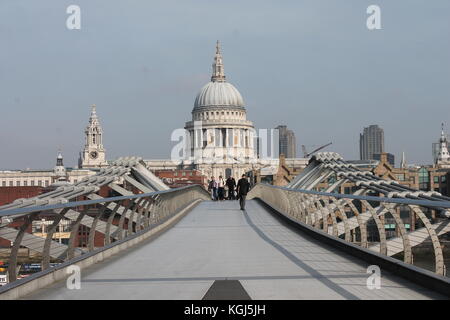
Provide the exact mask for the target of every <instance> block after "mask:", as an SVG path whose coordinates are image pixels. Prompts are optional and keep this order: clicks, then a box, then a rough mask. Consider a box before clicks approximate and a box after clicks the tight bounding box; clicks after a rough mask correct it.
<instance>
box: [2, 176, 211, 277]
mask: <svg viewBox="0 0 450 320" xmlns="http://www.w3.org/2000/svg"><path fill="white" fill-rule="evenodd" d="M205 199H209V195H208V193H207V192H206V191H205V190H204V189H203V188H202V187H201V186H198V185H192V186H186V187H181V188H177V189H170V190H164V191H157V192H151V193H141V194H134V195H129V196H118V197H110V198H100V197H98V196H97V197H94V199H91V200H82V201H73V202H67V203H62V204H54V205H43V206H33V207H24V208H16V209H11V210H2V211H0V248H2V250H1V251H0V254H1V255H2V256H0V261H3V262H4V263H3V265H0V269H4V270H5V269H6V270H7V278H8V280H9V281H8V282H9V283H12V282H15V281H16V280H18V279H21V278H22V277H26V276H28V275H30V274H31V273H34V272H35V271H37V272H45V271H46V270H47V271H48V269H50V268H52V267H54V266H56V265H58V264H60V263H63V262H68V261H70V260H71V259H78V258H79V257H80V256H82V255H85V254H88V253H92V252H94V251H96V250H101V249H102V248H103V247H106V246H108V247H110V246H113V245H114V243H115V242H118V243H119V242H123V241H127V239H130V238H133V237H135V236H136V235H138V234H144V233H146V232H147V231H150V230H152V229H153V228H155V227H156V226H158V225H160V224H162V223H164V222H165V221H167V220H169V219H171V218H172V217H173V216H175V215H176V214H177V213H179V212H180V211H181V210H183V209H184V208H186V207H189V206H190V205H193V204H194V203H196V202H198V201H200V200H205ZM0 271H1V270H0Z"/></svg>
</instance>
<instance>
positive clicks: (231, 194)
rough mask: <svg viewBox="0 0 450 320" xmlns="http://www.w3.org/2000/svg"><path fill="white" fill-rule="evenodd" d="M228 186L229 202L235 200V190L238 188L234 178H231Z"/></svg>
mask: <svg viewBox="0 0 450 320" xmlns="http://www.w3.org/2000/svg"><path fill="white" fill-rule="evenodd" d="M226 185H227V187H228V200H234V199H235V196H234V188H236V180H234V178H233V177H232V176H229V177H228V179H227V181H226Z"/></svg>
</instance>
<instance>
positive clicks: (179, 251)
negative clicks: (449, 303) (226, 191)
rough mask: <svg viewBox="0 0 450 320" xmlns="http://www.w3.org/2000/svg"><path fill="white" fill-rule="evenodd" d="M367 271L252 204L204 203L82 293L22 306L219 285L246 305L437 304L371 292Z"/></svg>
mask: <svg viewBox="0 0 450 320" xmlns="http://www.w3.org/2000/svg"><path fill="white" fill-rule="evenodd" d="M366 268H367V263H364V262H362V261H360V260H358V259H355V258H353V257H351V256H349V255H346V254H342V253H341V252H336V250H335V249H333V248H330V247H327V246H324V245H323V244H321V243H317V242H316V241H315V240H313V239H311V238H309V237H307V236H305V235H302V234H299V233H298V231H295V230H292V229H291V228H290V227H288V226H285V225H282V224H280V222H279V221H278V220H277V219H276V218H274V217H273V216H272V215H271V214H270V213H269V212H267V211H266V209H265V208H264V207H263V206H261V205H260V204H259V203H258V202H256V201H248V202H247V212H245V213H244V212H242V211H240V210H238V204H237V202H236V201H224V202H211V201H207V202H202V203H200V205H199V206H197V207H196V208H195V209H194V210H193V211H192V212H190V213H189V214H188V215H187V216H185V217H184V218H183V219H182V220H181V221H180V222H178V223H177V224H176V225H175V226H174V227H172V228H171V229H170V230H168V231H167V232H165V233H164V234H162V235H161V236H159V237H158V238H156V239H154V240H153V241H150V242H146V243H143V244H141V245H139V246H138V247H136V248H135V249H133V250H131V251H129V252H128V253H126V254H120V255H118V256H116V257H113V258H111V259H109V260H107V261H105V262H104V263H100V264H97V265H95V266H93V267H91V268H88V269H86V270H84V271H83V273H82V283H81V289H80V290H68V289H66V286H65V282H59V283H56V284H54V285H52V286H50V287H48V288H45V289H41V290H39V291H37V292H36V293H35V294H33V295H31V296H28V297H26V299H202V298H203V297H204V296H205V294H206V292H208V289H210V287H211V286H212V285H213V283H214V281H215V280H223V279H233V280H239V282H240V284H241V285H242V287H243V288H244V290H245V291H246V293H247V294H248V295H249V296H250V298H251V299H429V298H442V297H441V296H439V295H437V294H435V293H432V292H429V291H427V290H425V289H423V288H421V287H419V286H417V285H415V284H412V283H410V282H408V281H405V280H403V279H401V278H399V277H396V276H393V275H389V274H387V273H383V274H382V280H381V289H378V290H377V289H375V290H369V289H368V288H367V287H366V279H367V277H368V274H367V273H366ZM216 284H217V283H216ZM208 294H211V291H210V292H209V293H208ZM212 296H214V295H212Z"/></svg>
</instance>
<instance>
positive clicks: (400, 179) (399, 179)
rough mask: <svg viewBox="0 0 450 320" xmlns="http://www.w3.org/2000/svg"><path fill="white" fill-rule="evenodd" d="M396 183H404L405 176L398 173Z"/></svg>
mask: <svg viewBox="0 0 450 320" xmlns="http://www.w3.org/2000/svg"><path fill="white" fill-rule="evenodd" d="M396 177H397V180H398V181H405V174H404V173H400V174H397V175H396Z"/></svg>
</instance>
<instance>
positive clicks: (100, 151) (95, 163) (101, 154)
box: [79, 104, 108, 168]
mask: <svg viewBox="0 0 450 320" xmlns="http://www.w3.org/2000/svg"><path fill="white" fill-rule="evenodd" d="M84 133H85V135H86V142H85V145H84V150H83V151H82V152H81V153H80V160H79V166H80V167H81V168H100V167H105V166H107V165H108V163H107V162H106V159H105V151H106V150H105V148H103V130H102V127H101V126H100V122H99V121H98V117H97V112H96V107H95V104H94V105H92V111H91V116H90V118H89V124H88V126H87V127H86V130H85V131H84Z"/></svg>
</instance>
